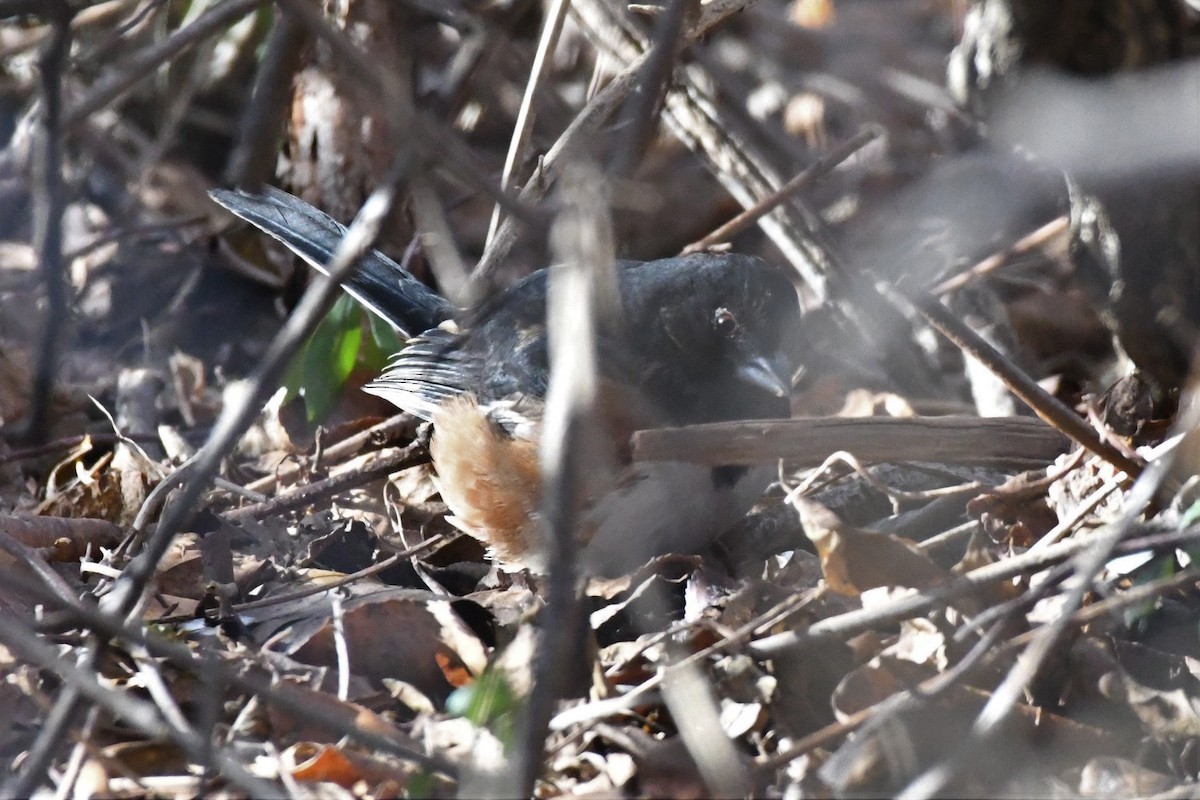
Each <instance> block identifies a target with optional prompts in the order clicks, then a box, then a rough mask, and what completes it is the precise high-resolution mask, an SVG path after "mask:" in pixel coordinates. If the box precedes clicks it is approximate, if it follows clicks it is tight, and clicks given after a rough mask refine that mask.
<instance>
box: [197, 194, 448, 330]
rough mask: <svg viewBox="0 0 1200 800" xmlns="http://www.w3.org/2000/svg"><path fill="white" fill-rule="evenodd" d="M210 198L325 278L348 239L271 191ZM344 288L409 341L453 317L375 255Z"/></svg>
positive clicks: (320, 216) (337, 227)
mask: <svg viewBox="0 0 1200 800" xmlns="http://www.w3.org/2000/svg"><path fill="white" fill-rule="evenodd" d="M209 195H210V196H211V197H212V199H213V200H215V201H217V202H218V203H219V204H221V205H222V206H224V207H225V208H227V209H229V210H230V211H232V212H233V213H234V214H236V215H238V216H239V217H241V218H242V219H244V220H246V221H247V222H249V223H251V224H253V225H255V226H256V227H258V228H261V229H262V230H263V231H265V232H266V233H268V234H270V235H271V236H273V237H275V238H276V239H278V240H279V241H281V242H283V243H284V244H285V245H287V247H288V248H289V249H290V250H291V251H292V252H294V253H295V254H296V255H298V256H300V257H301V258H303V259H304V260H305V261H307V262H308V263H309V264H311V265H312V266H313V267H315V268H317V269H318V270H320V271H321V272H325V265H326V264H327V263H328V262H329V258H330V256H331V255H333V251H334V250H335V249H336V248H337V246H338V242H340V241H341V239H342V237H343V236H344V235H345V234H346V226H344V225H342V224H341V223H340V222H338V221H337V220H335V219H333V218H332V217H330V216H329V215H328V214H326V213H324V212H322V211H318V210H317V209H315V208H313V207H312V206H310V205H309V204H308V203H306V202H304V201H303V200H301V199H300V198H298V197H293V196H292V195H290V194H288V193H287V192H284V191H281V190H279V189H275V188H273V187H266V188H265V189H264V190H263V191H262V192H245V191H242V190H240V189H234V190H230V189H214V190H213V191H211V192H209ZM342 288H343V289H345V290H346V291H347V292H348V293H349V294H350V295H351V296H353V297H354V298H355V299H356V300H358V301H359V302H360V303H362V304H363V305H364V306H366V307H367V308H369V309H370V310H371V311H373V312H374V313H376V314H378V315H379V316H380V317H382V318H383V319H385V320H387V321H388V322H390V323H391V324H392V325H394V326H395V327H397V328H399V329H400V331H401V332H402V333H404V335H406V336H415V335H417V334H419V333H421V332H423V331H427V330H429V329H430V328H436V327H437V326H438V325H439V324H441V323H442V322H445V321H446V320H448V319H451V318H452V317H453V316H454V306H453V305H451V304H450V302H449V301H447V300H446V299H445V298H443V297H441V296H440V295H438V294H437V293H435V292H434V291H433V290H432V289H430V288H429V287H428V286H426V285H425V284H423V283H421V282H420V281H418V280H417V279H416V278H414V277H413V276H412V275H411V274H409V272H408V271H407V270H406V269H404V268H403V267H401V266H400V265H399V264H397V263H396V262H395V261H393V260H392V259H390V258H388V257H387V256H385V255H384V254H383V253H380V252H379V251H377V250H372V251H371V252H369V253H367V254H366V255H364V256H363V257H362V258H361V259H359V262H358V266H357V267H356V268H355V270H354V272H353V273H352V274H351V275H350V277H349V278H347V279H346V280H345V281H344V282H343V283H342Z"/></svg>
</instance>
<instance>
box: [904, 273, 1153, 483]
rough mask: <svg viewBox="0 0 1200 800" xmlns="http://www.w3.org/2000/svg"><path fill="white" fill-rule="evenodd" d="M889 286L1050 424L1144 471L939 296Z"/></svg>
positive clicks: (1132, 470) (1129, 468) (1122, 465)
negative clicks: (957, 315) (1027, 373)
mask: <svg viewBox="0 0 1200 800" xmlns="http://www.w3.org/2000/svg"><path fill="white" fill-rule="evenodd" d="M890 288H891V289H892V290H893V293H894V294H899V295H900V296H901V297H903V298H904V299H905V300H907V301H908V302H909V303H910V304H912V306H913V307H914V308H916V309H917V311H918V312H920V314H921V316H923V317H925V319H926V320H927V321H928V322H929V324H931V325H932V326H933V327H934V328H936V329H937V330H938V331H939V332H941V334H942V335H943V336H945V337H946V338H947V339H949V340H950V341H951V342H953V343H954V344H955V345H956V346H957V347H958V348H959V349H961V350H962V351H963V352H964V353H966V354H967V355H969V356H971V357H972V358H974V359H976V360H977V361H979V362H980V363H981V364H983V365H984V366H985V367H987V368H988V369H989V370H991V371H992V372H993V373H994V374H995V375H996V376H997V377H998V378H1000V380H1001V381H1003V382H1004V385H1005V386H1006V387H1008V390H1009V391H1010V392H1012V393H1013V394H1015V395H1016V396H1017V397H1018V398H1020V399H1021V401H1022V402H1024V403H1025V404H1026V405H1027V406H1029V408H1031V409H1032V410H1033V412H1034V413H1035V414H1037V415H1038V416H1039V417H1041V418H1042V419H1044V420H1045V421H1046V422H1047V424H1049V425H1052V426H1053V427H1055V428H1057V429H1058V430H1060V431H1062V432H1063V433H1064V434H1065V435H1067V436H1069V437H1071V439H1073V440H1074V441H1075V442H1076V443H1078V444H1080V445H1082V446H1083V447H1086V448H1087V449H1088V450H1090V451H1091V452H1093V453H1095V454H1096V455H1098V456H1100V457H1101V458H1103V459H1104V460H1105V461H1107V462H1108V463H1110V464H1112V465H1113V466H1114V467H1116V468H1117V469H1119V470H1122V471H1124V472H1125V474H1126V475H1128V476H1129V477H1130V478H1136V477H1138V476H1139V475H1141V474H1142V470H1143V468H1144V466H1145V465H1144V464H1142V463H1141V462H1140V461H1135V460H1133V459H1131V458H1129V457H1128V456H1126V455H1125V454H1124V453H1122V452H1120V451H1119V450H1117V449H1116V448H1115V447H1113V446H1112V445H1110V444H1109V443H1108V442H1106V441H1105V440H1104V439H1103V438H1101V437H1100V436H1099V435H1098V434H1097V433H1096V431H1094V430H1093V429H1092V428H1090V427H1088V425H1087V423H1085V422H1084V421H1083V420H1082V419H1080V417H1079V416H1078V415H1077V414H1075V412H1073V411H1071V409H1069V408H1067V407H1066V406H1065V405H1063V404H1062V402H1060V401H1059V400H1058V399H1056V398H1055V397H1054V396H1052V395H1051V394H1050V393H1049V392H1047V391H1046V390H1045V389H1043V388H1042V387H1041V386H1039V385H1038V383H1037V381H1035V380H1033V378H1031V377H1029V376H1028V375H1026V374H1025V372H1024V371H1023V370H1021V369H1020V368H1018V367H1017V366H1016V365H1015V364H1013V363H1012V362H1011V361H1009V360H1008V359H1007V358H1005V357H1004V355H1003V354H1002V353H1001V352H1000V351H999V350H997V349H996V348H994V347H992V346H991V345H990V344H988V343H987V342H986V341H984V340H983V338H982V337H980V336H979V334H977V333H975V332H974V331H973V330H971V329H970V328H969V327H967V326H966V325H964V324H963V323H962V322H961V321H960V320H959V319H958V318H957V317H955V316H954V315H953V314H951V313H950V311H949V310H947V308H946V307H945V306H943V305H942V304H941V302H940V301H939V300H938V299H937V298H935V297H933V296H931V295H928V294H925V293H923V292H916V291H911V290H906V289H903V288H900V287H898V286H891V287H890Z"/></svg>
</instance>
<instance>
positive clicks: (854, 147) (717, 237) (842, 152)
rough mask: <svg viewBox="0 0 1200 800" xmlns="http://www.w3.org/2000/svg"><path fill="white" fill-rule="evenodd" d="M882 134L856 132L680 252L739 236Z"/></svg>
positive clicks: (700, 249)
mask: <svg viewBox="0 0 1200 800" xmlns="http://www.w3.org/2000/svg"><path fill="white" fill-rule="evenodd" d="M882 134H883V130H882V129H881V128H879V127H878V126H874V125H872V126H869V127H865V128H863V129H862V130H860V131H859V132H858V133H856V134H854V136H852V137H851V138H849V139H847V140H846V141H845V142H842V143H841V144H839V145H838V146H837V147H835V148H833V149H832V150H830V151H829V152H828V153H826V154H825V155H824V156H822V157H821V158H820V159H818V160H817V161H815V162H813V163H812V164H809V165H808V166H807V167H805V168H804V169H803V170H802V171H801V172H800V173H799V174H797V175H796V176H795V177H794V178H792V179H791V180H790V181H788V182H787V183H785V184H784V185H783V186H780V187H779V188H778V189H776V190H775V191H774V192H772V193H771V194H769V195H767V196H766V197H764V198H763V199H762V200H759V201H758V202H757V203H755V204H754V205H752V206H750V207H749V208H747V209H746V210H744V211H742V212H741V213H740V214H738V215H737V216H736V217H734V218H733V219H731V220H729V221H728V222H726V223H725V224H723V225H721V226H720V227H719V228H717V229H716V230H714V231H713V232H712V233H710V234H708V235H707V236H705V237H704V238H703V239H700V240H698V241H695V242H692V243H691V244H689V245H688V246H687V247H685V248H683V250H682V251H681V252H680V255H687V254H688V253H701V252H703V251H705V250H708V249H709V248H711V247H712V246H713V245H716V244H720V243H721V242H728V241H729V240H730V239H732V238H733V237H734V236H737V235H738V234H739V233H741V232H742V231H744V230H746V229H748V228H749V227H750V226H751V225H753V224H754V223H756V222H758V220H759V218H761V217H763V216H765V215H767V214H769V213H771V211H773V210H774V209H775V207H776V206H778V205H779V204H780V203H782V202H783V201H785V200H787V199H788V198H789V197H791V196H792V195H793V194H794V193H796V192H798V191H800V190H801V189H803V188H804V187H805V186H808V185H809V184H811V183H813V182H814V181H816V180H818V179H820V178H823V177H825V176H826V175H828V174H829V173H830V172H832V171H833V170H834V169H836V168H837V167H838V165H840V164H841V163H842V162H844V161H845V160H846V159H848V158H850V156H852V155H854V154H855V153H857V152H858V151H859V150H861V149H862V148H863V147H865V146H866V145H867V144H868V143H870V142H871V141H873V140H874V139H876V138H878V137H879V136H881V135H882Z"/></svg>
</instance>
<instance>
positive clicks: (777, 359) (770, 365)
mask: <svg viewBox="0 0 1200 800" xmlns="http://www.w3.org/2000/svg"><path fill="white" fill-rule="evenodd" d="M736 374H737V376H738V379H739V380H742V381H745V382H746V383H748V384H750V385H751V386H754V387H757V388H759V389H765V390H766V391H768V392H770V393H771V394H773V395H775V396H776V397H787V396H788V395H789V394H791V392H792V375H791V369H790V368H789V366H788V360H787V357H786V356H785V355H784V354H783V353H782V352H776V353H773V354H771V355H770V356H754V357H752V358H748V359H746V360H745V361H743V362H742V364H741V365H740V366H739V367H738V368H737V373H736Z"/></svg>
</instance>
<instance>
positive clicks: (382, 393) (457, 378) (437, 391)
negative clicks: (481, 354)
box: [363, 328, 478, 422]
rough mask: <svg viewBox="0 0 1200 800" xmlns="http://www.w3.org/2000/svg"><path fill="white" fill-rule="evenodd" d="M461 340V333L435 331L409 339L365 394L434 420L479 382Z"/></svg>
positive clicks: (365, 388)
mask: <svg viewBox="0 0 1200 800" xmlns="http://www.w3.org/2000/svg"><path fill="white" fill-rule="evenodd" d="M459 338H460V337H459V334H456V333H453V332H451V331H447V330H443V329H441V328H434V329H433V330H428V331H425V332H424V333H422V334H421V335H420V336H417V337H414V338H412V339H409V340H408V343H407V344H406V345H405V346H404V349H403V350H401V351H400V352H399V353H397V354H396V355H395V356H393V358H392V363H391V364H389V365H388V368H387V369H385V370H384V371H383V373H382V374H381V375H380V376H379V377H378V378H376V379H375V380H373V381H371V382H370V383H368V384H367V385H366V386H364V387H363V391H366V392H369V393H371V394H373V395H376V396H378V397H382V398H383V399H384V400H387V401H388V402H389V403H391V404H392V405H394V406H396V407H397V408H400V409H402V410H404V411H407V412H409V413H410V414H413V415H415V416H417V417H420V418H421V419H423V420H426V421H427V422H429V421H432V420H433V415H434V413H435V412H436V411H437V407H438V406H439V405H441V404H442V403H443V402H445V401H446V400H449V399H450V398H452V397H457V396H459V395H462V394H467V393H469V392H471V391H472V386H473V384H474V383H475V382H476V381H477V380H478V378H477V377H476V376H477V374H478V371H477V369H476V368H475V366H474V364H473V358H472V356H471V354H470V353H467V352H465V351H464V350H463V349H462V348H461V347H459V346H458V344H459Z"/></svg>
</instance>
